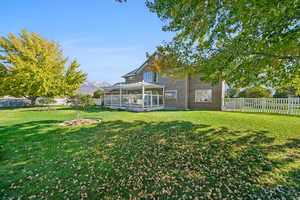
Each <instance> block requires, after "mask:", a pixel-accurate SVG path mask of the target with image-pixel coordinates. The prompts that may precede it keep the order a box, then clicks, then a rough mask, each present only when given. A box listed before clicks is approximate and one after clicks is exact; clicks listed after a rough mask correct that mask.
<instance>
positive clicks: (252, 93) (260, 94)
mask: <svg viewBox="0 0 300 200" xmlns="http://www.w3.org/2000/svg"><path fill="white" fill-rule="evenodd" d="M238 97H242V98H270V97H271V91H270V90H269V89H266V88H262V87H253V88H246V89H244V90H243V91H241V92H240V93H239V95H238Z"/></svg>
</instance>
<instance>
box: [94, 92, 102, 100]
mask: <svg viewBox="0 0 300 200" xmlns="http://www.w3.org/2000/svg"><path fill="white" fill-rule="evenodd" d="M103 95H104V92H103V90H96V91H95V92H94V94H93V98H96V99H99V98H101V97H102V96H103Z"/></svg>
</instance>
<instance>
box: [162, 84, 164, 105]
mask: <svg viewBox="0 0 300 200" xmlns="http://www.w3.org/2000/svg"><path fill="white" fill-rule="evenodd" d="M162 99H163V106H164V107H165V87H163V93H162Z"/></svg>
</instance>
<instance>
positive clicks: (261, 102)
mask: <svg viewBox="0 0 300 200" xmlns="http://www.w3.org/2000/svg"><path fill="white" fill-rule="evenodd" d="M223 110H227V111H238V112H267V113H280V114H288V115H300V98H225V99H224V106H223Z"/></svg>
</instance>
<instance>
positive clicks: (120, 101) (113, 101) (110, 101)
mask: <svg viewBox="0 0 300 200" xmlns="http://www.w3.org/2000/svg"><path fill="white" fill-rule="evenodd" d="M104 105H105V106H115V107H141V108H142V107H144V108H152V107H161V106H163V105H164V100H163V95H155V94H153V95H151V94H145V95H144V101H143V95H142V94H126V95H121V96H120V95H105V97H104Z"/></svg>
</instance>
